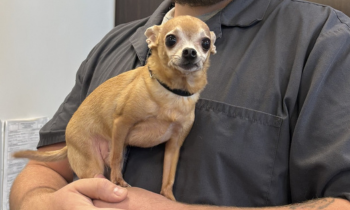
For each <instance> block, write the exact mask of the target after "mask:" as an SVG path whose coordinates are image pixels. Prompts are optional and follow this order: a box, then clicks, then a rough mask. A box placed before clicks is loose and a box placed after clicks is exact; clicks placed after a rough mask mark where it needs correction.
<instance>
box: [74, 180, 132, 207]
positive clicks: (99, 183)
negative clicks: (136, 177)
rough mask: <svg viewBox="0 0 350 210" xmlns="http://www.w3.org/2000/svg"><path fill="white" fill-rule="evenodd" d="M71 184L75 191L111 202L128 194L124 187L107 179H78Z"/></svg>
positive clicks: (121, 199)
mask: <svg viewBox="0 0 350 210" xmlns="http://www.w3.org/2000/svg"><path fill="white" fill-rule="evenodd" d="M72 184H73V186H74V188H75V189H76V191H78V192H79V193H81V194H83V195H85V196H87V197H89V198H91V199H95V200H102V201H106V202H111V203H113V202H121V201H123V200H124V199H125V198H126V196H127V194H128V191H127V189H126V188H123V187H121V186H118V185H115V184H113V183H112V182H110V181H109V180H107V179H101V178H91V179H79V180H77V181H75V182H73V183H72Z"/></svg>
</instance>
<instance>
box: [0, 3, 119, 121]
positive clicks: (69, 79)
mask: <svg viewBox="0 0 350 210" xmlns="http://www.w3.org/2000/svg"><path fill="white" fill-rule="evenodd" d="M0 14H1V18H0V119H2V120H5V119H18V118H28V117H36V116H49V117H52V116H53V114H54V113H55V111H56V110H57V108H58V106H59V105H60V104H61V102H62V101H63V100H64V98H65V96H66V95H67V94H68V93H69V91H70V90H71V88H72V86H73V84H74V80H75V73H76V71H77V69H78V67H79V66H80V63H81V62H82V61H83V60H84V59H85V57H86V56H87V54H88V53H89V51H90V50H91V49H92V48H93V46H94V45H95V44H96V43H97V42H98V41H100V39H101V38H102V37H103V36H104V35H105V34H106V33H107V32H108V31H109V30H110V29H111V28H112V27H113V25H114V0H50V1H47V0H25V1H24V0H1V1H0Z"/></svg>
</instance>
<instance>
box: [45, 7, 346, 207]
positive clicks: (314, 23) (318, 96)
mask: <svg viewBox="0 0 350 210" xmlns="http://www.w3.org/2000/svg"><path fill="white" fill-rule="evenodd" d="M170 5H171V3H170V1H169V0H166V1H164V2H163V3H162V4H161V5H160V7H159V8H158V9H157V10H156V11H155V13H154V14H153V15H152V16H151V17H149V18H145V19H142V20H138V21H134V22H131V23H127V24H123V25H119V26H117V27H116V28H114V29H113V30H112V31H111V32H110V33H108V34H107V35H106V36H105V37H104V38H103V40H102V41H101V42H100V43H98V44H97V45H96V47H95V48H94V49H93V50H92V51H91V53H90V54H89V55H88V57H87V59H86V60H85V61H84V62H83V63H82V65H81V67H80V69H79V70H78V72H77V77H76V84H75V86H74V88H73V89H72V91H71V93H70V94H69V95H68V96H67V98H66V99H65V101H64V102H63V104H62V105H61V106H60V108H59V109H58V111H57V113H56V114H55V115H54V117H53V119H52V120H51V121H50V122H49V123H47V124H46V125H45V126H44V127H43V128H42V130H41V132H40V136H41V139H40V142H39V144H38V147H42V146H45V145H50V144H53V143H57V142H63V141H64V140H65V138H64V131H65V127H66V125H67V122H68V121H69V119H70V117H71V115H72V114H73V113H74V111H75V110H76V109H77V107H78V106H79V104H80V103H81V102H82V101H83V100H84V98H85V97H86V96H87V95H88V94H89V93H91V91H93V90H94V89H95V88H96V87H97V86H98V85H100V84H101V83H102V82H104V81H106V80H107V79H108V78H111V77H113V76H116V75H118V74H120V73H122V72H125V71H127V70H130V69H133V68H135V67H137V66H140V65H145V62H146V58H147V51H148V49H147V44H146V41H145V39H146V38H145V36H144V32H145V30H146V28H148V27H150V26H152V25H155V24H160V23H161V21H162V18H163V17H164V15H165V13H166V12H167V11H168V10H169V6H170ZM207 23H208V25H209V26H210V28H211V30H213V31H214V32H215V33H216V35H217V41H216V43H215V44H216V47H217V52H218V53H217V54H216V55H214V56H212V57H211V67H210V69H209V71H208V85H207V86H206V88H205V90H204V91H203V93H202V94H201V99H200V100H199V102H198V103H197V106H196V119H195V123H194V126H193V128H192V130H191V132H190V134H189V136H188V137H187V139H186V141H185V143H184V145H183V147H182V149H181V154H180V160H179V164H178V170H177V174H176V180H175V185H174V193H175V197H176V198H177V199H178V201H182V202H187V203H197V204H213V205H227V206H271V205H282V204H288V203H292V202H301V201H305V200H308V199H313V198H320V197H325V196H334V197H342V198H347V199H350V28H349V26H350V19H349V18H348V17H346V16H345V15H344V14H343V13H341V12H339V11H337V10H334V9H332V8H330V7H326V6H322V5H318V4H315V3H308V2H304V1H298V0H233V1H232V2H231V3H230V4H229V5H228V6H227V7H226V8H225V9H224V10H222V11H221V12H219V13H217V14H216V15H215V16H214V17H212V18H211V19H210V20H208V21H207ZM163 152H164V145H159V146H156V147H153V148H149V149H141V148H128V152H127V154H126V162H125V165H124V177H125V179H126V181H127V182H128V183H129V184H131V185H132V186H137V187H142V188H146V189H148V190H151V191H154V192H157V193H158V192H159V191H160V187H161V181H162V178H161V177H162V165H163Z"/></svg>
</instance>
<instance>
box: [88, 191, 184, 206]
mask: <svg viewBox="0 0 350 210" xmlns="http://www.w3.org/2000/svg"><path fill="white" fill-rule="evenodd" d="M127 190H128V193H127V196H126V198H125V199H124V200H122V201H119V202H115V203H112V202H105V201H103V200H101V199H98V200H93V203H94V205H95V206H96V207H100V208H113V209H114V210H141V209H142V210H157V209H168V210H171V209H177V208H179V209H180V208H181V205H183V204H181V203H177V202H174V201H172V200H169V199H167V198H166V197H164V196H162V195H160V194H156V193H153V192H150V191H147V190H144V189H141V188H136V187H128V188H127Z"/></svg>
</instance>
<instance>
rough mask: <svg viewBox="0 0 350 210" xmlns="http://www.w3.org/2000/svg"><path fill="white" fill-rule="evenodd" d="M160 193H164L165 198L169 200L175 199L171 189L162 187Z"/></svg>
mask: <svg viewBox="0 0 350 210" xmlns="http://www.w3.org/2000/svg"><path fill="white" fill-rule="evenodd" d="M160 194H161V195H164V197H166V198H168V199H170V200H173V201H176V199H175V196H174V193H173V191H172V190H168V189H162V191H160Z"/></svg>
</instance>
